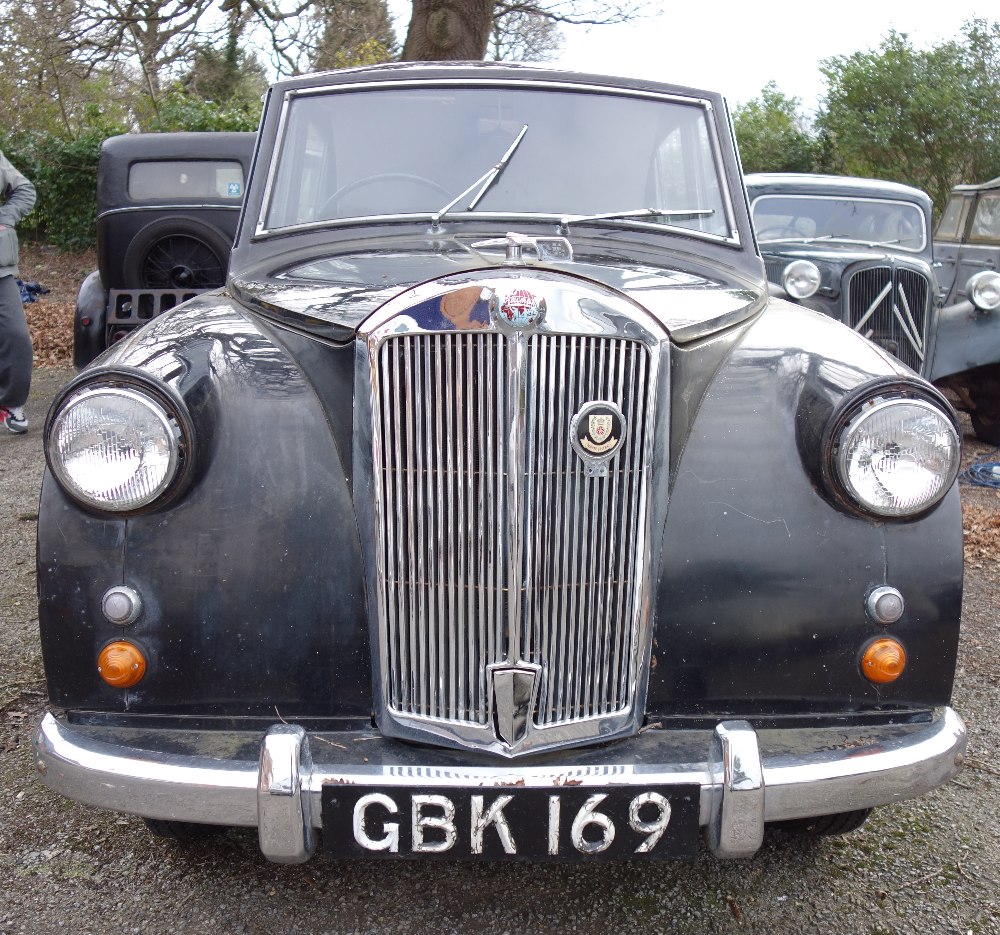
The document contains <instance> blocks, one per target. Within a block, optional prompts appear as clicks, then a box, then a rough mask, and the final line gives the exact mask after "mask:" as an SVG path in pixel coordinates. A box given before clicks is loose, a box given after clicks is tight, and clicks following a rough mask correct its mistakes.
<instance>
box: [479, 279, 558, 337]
mask: <svg viewBox="0 0 1000 935" xmlns="http://www.w3.org/2000/svg"><path fill="white" fill-rule="evenodd" d="M491 309H492V312H493V319H494V321H496V322H497V323H498V324H500V325H504V326H506V327H508V328H513V329H514V330H515V331H524V330H526V329H528V328H534V327H535V326H536V325H538V324H539V323H540V322H541V321H542V319H543V318H544V317H545V299H543V298H540V297H538V296H536V295H535V294H534V293H533V292H530V291H529V290H528V289H524V288H520V287H519V288H517V289H512V290H511V291H510V292H508V293H506V294H505V295H500V294H499V293H494V294H493V298H492V302H491Z"/></svg>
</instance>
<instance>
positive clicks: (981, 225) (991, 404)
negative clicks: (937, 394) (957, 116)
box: [934, 178, 1000, 445]
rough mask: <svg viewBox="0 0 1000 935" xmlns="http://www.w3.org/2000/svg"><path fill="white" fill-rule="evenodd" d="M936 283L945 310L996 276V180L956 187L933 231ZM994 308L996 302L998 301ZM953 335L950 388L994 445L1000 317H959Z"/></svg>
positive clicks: (992, 312)
mask: <svg viewBox="0 0 1000 935" xmlns="http://www.w3.org/2000/svg"><path fill="white" fill-rule="evenodd" d="M934 257H935V259H936V260H937V274H938V282H939V284H940V288H941V294H942V299H943V301H944V304H945V305H946V306H950V305H956V306H960V305H962V304H963V303H966V304H967V303H969V302H973V303H975V301H976V293H977V290H981V289H982V288H983V285H982V284H983V283H984V282H985V283H989V282H994V283H995V282H996V280H997V276H996V273H997V272H998V271H1000V178H998V179H993V180H992V181H990V182H985V183H984V184H982V185H956V186H955V188H954V189H952V193H951V197H950V198H949V199H948V203H947V205H946V206H945V209H944V212H943V213H942V215H941V219H940V220H939V221H938V225H937V228H936V229H935V231H934ZM998 302H1000V299H998ZM952 327H953V330H954V331H955V338H954V341H955V345H956V346H955V351H956V354H955V356H956V357H957V361H956V365H957V366H961V367H962V371H961V373H960V376H959V378H953V379H952V380H951V381H950V383H951V385H952V386H953V388H954V389H955V391H956V392H957V393H960V394H962V395H964V396H965V397H966V398H967V399H966V402H967V407H968V408H969V409H970V411H971V413H972V419H973V423H974V424H975V426H976V434H977V435H979V437H980V438H982V439H984V440H985V441H988V442H989V443H990V444H992V445H1000V312H998V311H997V309H996V307H993V308H979V307H978V306H977V307H976V309H975V311H973V312H971V313H966V314H965V315H962V316H959V317H958V318H957V320H956V321H955V322H954V323H952Z"/></svg>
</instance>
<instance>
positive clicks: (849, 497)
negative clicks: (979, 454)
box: [822, 379, 962, 522]
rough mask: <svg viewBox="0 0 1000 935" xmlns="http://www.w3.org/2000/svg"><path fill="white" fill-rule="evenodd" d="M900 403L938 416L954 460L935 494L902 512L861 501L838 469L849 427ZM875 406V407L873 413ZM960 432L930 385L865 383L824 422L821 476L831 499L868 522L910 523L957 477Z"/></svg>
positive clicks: (931, 507)
mask: <svg viewBox="0 0 1000 935" xmlns="http://www.w3.org/2000/svg"><path fill="white" fill-rule="evenodd" d="M900 402H909V403H916V404H917V405H918V406H923V407H927V408H928V409H929V410H932V411H933V412H934V413H935V414H936V415H938V416H940V417H941V418H942V419H943V420H944V422H945V423H947V425H948V427H949V428H950V431H951V434H952V435H953V438H954V445H955V458H954V463H953V464H952V466H951V469H950V471H949V472H948V474H947V475H946V476H945V478H944V480H943V482H942V484H941V486H940V489H939V490H938V491H937V493H936V494H935V495H934V496H933V497H931V498H929V499H928V500H926V501H925V502H923V503H921V504H920V506H919V507H917V508H914V509H913V510H909V511H905V512H897V511H888V510H884V509H879V508H877V507H875V506H873V505H872V504H869V503H866V502H863V501H862V499H861V498H860V497H859V495H858V494H857V493H856V492H855V490H854V489H853V488H852V485H851V484H850V483H849V482H847V481H846V479H845V478H844V477H843V473H842V470H841V467H840V465H841V451H840V449H841V442H842V440H843V439H844V437H845V433H846V432H847V430H848V428H849V427H851V426H856V425H857V424H858V422H859V420H860V419H861V418H862V417H867V416H869V415H874V414H876V412H877V411H881V410H882V408H883V407H885V406H887V405H888V406H891V405H894V404H898V403H900ZM873 406H874V407H878V409H877V410H876V409H875V408H873ZM961 447H962V433H961V429H960V427H959V423H958V417H957V416H956V414H955V410H954V409H953V408H952V406H951V403H949V402H948V400H947V399H946V398H945V397H944V396H943V395H942V394H941V393H939V392H938V391H937V390H936V389H935V388H934V387H933V386H931V385H929V384H922V383H916V382H911V381H907V380H899V379H882V380H877V381H874V382H870V383H866V384H864V385H863V386H860V387H858V388H856V389H855V390H854V391H853V392H851V393H849V394H848V396H846V397H845V398H844V399H843V400H841V402H840V405H838V406H837V407H836V409H835V411H834V412H833V413H832V415H831V418H830V420H829V422H828V423H827V427H826V431H825V432H824V435H823V443H822V449H823V453H822V477H823V481H824V484H825V486H826V488H827V490H828V491H829V493H830V495H832V497H833V498H834V500H835V501H836V502H837V503H839V504H840V505H841V506H843V507H845V508H846V509H847V510H848V511H849V512H851V513H854V514H856V515H858V516H863V517H866V518H868V519H874V520H878V521H886V522H909V521H912V520H916V519H920V518H921V517H923V516H926V515H927V514H928V513H930V512H931V511H932V510H934V509H935V508H936V507H937V506H938V505H939V504H940V503H941V501H942V500H943V499H944V498H945V497H946V496H947V494H948V492H949V491H950V490H951V488H952V486H953V485H954V483H955V480H956V479H957V477H958V473H959V470H960V468H961Z"/></svg>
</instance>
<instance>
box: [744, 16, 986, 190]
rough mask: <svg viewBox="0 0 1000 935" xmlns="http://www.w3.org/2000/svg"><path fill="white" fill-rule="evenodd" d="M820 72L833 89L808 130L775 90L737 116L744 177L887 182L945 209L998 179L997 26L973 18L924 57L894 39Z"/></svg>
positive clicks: (793, 103)
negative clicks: (963, 187) (956, 189)
mask: <svg viewBox="0 0 1000 935" xmlns="http://www.w3.org/2000/svg"><path fill="white" fill-rule="evenodd" d="M821 71H822V73H823V75H824V77H825V78H826V81H827V91H826V94H825V96H824V98H823V100H822V101H821V102H820V107H819V110H818V112H817V114H816V115H815V119H814V120H813V121H811V122H810V121H809V120H807V119H806V118H805V117H804V116H803V115H802V114H801V102H800V101H799V100H798V99H795V98H787V97H785V96H784V95H782V94H781V93H780V92H779V91H778V90H777V88H776V87H775V85H774V84H773V83H772V84H769V85H768V86H767V87H765V88H764V89H763V91H762V93H761V95H760V97H759V98H757V99H755V100H753V101H751V102H750V103H749V104H746V105H744V106H742V107H739V108H737V109H736V110H735V112H734V119H733V124H734V127H735V130H736V136H737V140H738V141H739V146H740V152H741V155H742V158H743V163H744V168H745V169H746V170H747V171H762V170H771V171H787V170H794V171H825V172H833V173H835V174H839V175H858V176H863V177H869V178H882V179H889V180H892V181H896V182H903V183H906V184H909V185H914V186H916V187H917V188H922V189H923V190H924V191H926V192H928V194H930V196H931V197H932V199H933V200H934V203H935V205H936V206H937V208H939V209H940V208H942V207H943V206H944V203H945V201H946V200H947V197H948V193H949V192H950V191H951V188H952V187H953V186H954V185H957V184H961V183H966V182H983V181H986V180H987V179H991V178H995V177H996V176H998V175H1000V23H987V22H986V21H984V20H973V21H971V22H969V23H967V24H966V25H965V26H964V27H963V30H962V33H961V34H960V35H959V36H958V37H956V38H953V39H948V40H943V41H941V42H939V43H937V44H936V45H934V46H932V47H931V48H927V49H920V48H916V47H915V46H914V45H913V42H912V41H911V39H910V38H909V36H907V35H905V34H904V33H898V32H890V33H889V34H888V35H887V36H885V37H884V38H883V39H882V41H881V43H880V45H879V46H878V48H876V49H869V50H867V51H860V52H854V53H853V54H851V55H840V56H834V57H833V58H829V59H826V60H824V61H823V62H822V63H821Z"/></svg>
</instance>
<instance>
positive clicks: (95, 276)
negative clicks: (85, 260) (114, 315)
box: [73, 270, 108, 370]
mask: <svg viewBox="0 0 1000 935" xmlns="http://www.w3.org/2000/svg"><path fill="white" fill-rule="evenodd" d="M107 316H108V290H107V288H106V287H105V285H104V282H103V280H102V279H101V273H100V271H99V270H94V272H92V273H91V274H90V275H89V276H87V278H86V279H84V281H83V284H82V285H81V286H80V291H79V292H78V293H77V296H76V312H75V314H74V316H73V366H74V367H76V369H77V370H81V369H82V368H84V367H86V366H87V364H89V363H90V362H91V361H92V360H93V359H94V358H95V357H97V355H98V354H100V353H101V351H103V350H104V348H105V347H106V346H107V345H106V338H105V330H106V325H107Z"/></svg>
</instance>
